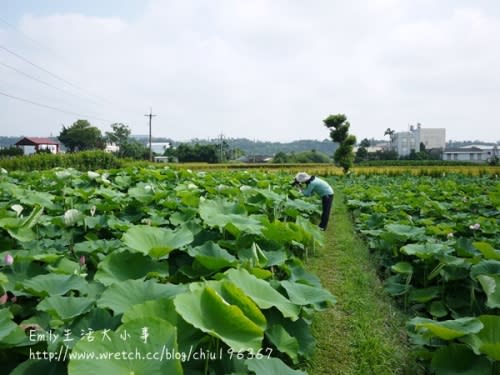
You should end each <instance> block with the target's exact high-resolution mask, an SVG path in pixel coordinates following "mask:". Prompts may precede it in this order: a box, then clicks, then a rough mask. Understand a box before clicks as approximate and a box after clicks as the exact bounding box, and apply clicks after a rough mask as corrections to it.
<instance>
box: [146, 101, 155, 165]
mask: <svg viewBox="0 0 500 375" xmlns="http://www.w3.org/2000/svg"><path fill="white" fill-rule="evenodd" d="M144 116H146V117H149V161H153V149H152V147H151V119H152V118H153V117H154V116H156V115H153V109H152V108H149V114H146V115H144Z"/></svg>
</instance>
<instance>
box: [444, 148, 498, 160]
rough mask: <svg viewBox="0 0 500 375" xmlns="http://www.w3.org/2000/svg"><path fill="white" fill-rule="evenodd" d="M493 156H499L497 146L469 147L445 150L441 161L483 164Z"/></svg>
mask: <svg viewBox="0 0 500 375" xmlns="http://www.w3.org/2000/svg"><path fill="white" fill-rule="evenodd" d="M495 156H499V152H498V148H497V146H484V145H470V146H465V147H457V148H447V149H445V150H444V151H443V160H454V161H470V162H475V163H481V162H483V163H484V162H488V161H490V160H491V159H492V158H494V157H495Z"/></svg>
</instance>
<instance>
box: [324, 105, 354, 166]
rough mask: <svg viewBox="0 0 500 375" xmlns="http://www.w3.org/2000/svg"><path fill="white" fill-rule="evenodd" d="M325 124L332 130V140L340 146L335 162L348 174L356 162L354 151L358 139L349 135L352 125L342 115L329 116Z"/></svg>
mask: <svg viewBox="0 0 500 375" xmlns="http://www.w3.org/2000/svg"><path fill="white" fill-rule="evenodd" d="M323 122H324V124H325V126H326V127H327V128H328V129H330V138H331V139H332V140H333V141H334V142H336V143H338V145H339V147H338V148H337V150H336V151H335V154H334V155H333V160H334V161H335V163H336V164H337V165H339V166H341V167H342V169H343V170H344V173H345V174H347V173H348V172H349V169H350V168H351V167H352V163H353V160H354V154H353V152H352V149H353V146H354V145H355V144H356V137H355V136H354V135H352V134H349V127H350V126H351V124H350V123H349V121H347V117H346V116H345V115H344V114H340V113H339V114H336V115H330V116H328V117H327V118H326V119H324V120H323Z"/></svg>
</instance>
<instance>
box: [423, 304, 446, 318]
mask: <svg viewBox="0 0 500 375" xmlns="http://www.w3.org/2000/svg"><path fill="white" fill-rule="evenodd" d="M427 311H429V313H430V314H431V315H432V316H433V317H435V318H443V317H445V316H446V315H448V309H447V308H446V306H445V304H444V303H443V302H442V301H432V302H431V304H430V305H429V307H428V308H427Z"/></svg>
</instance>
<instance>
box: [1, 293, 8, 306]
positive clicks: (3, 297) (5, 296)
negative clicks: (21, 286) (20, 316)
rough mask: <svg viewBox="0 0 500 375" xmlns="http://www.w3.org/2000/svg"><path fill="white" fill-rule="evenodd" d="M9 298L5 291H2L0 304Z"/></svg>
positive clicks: (3, 303)
mask: <svg viewBox="0 0 500 375" xmlns="http://www.w3.org/2000/svg"><path fill="white" fill-rule="evenodd" d="M8 299H9V296H8V295H7V293H4V294H3V295H1V296H0V305H5V304H6V303H7V300H8Z"/></svg>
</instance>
